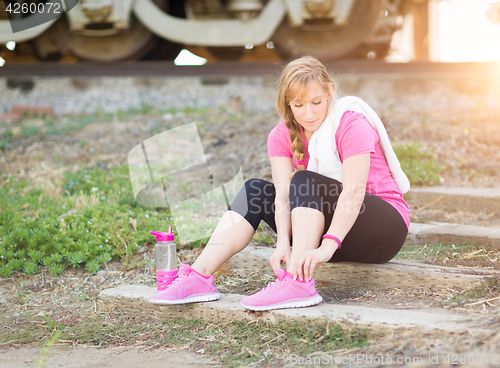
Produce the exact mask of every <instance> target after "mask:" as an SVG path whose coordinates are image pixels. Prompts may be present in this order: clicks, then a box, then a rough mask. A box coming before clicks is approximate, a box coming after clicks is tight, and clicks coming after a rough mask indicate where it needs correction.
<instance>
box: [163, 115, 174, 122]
mask: <svg viewBox="0 0 500 368" xmlns="http://www.w3.org/2000/svg"><path fill="white" fill-rule="evenodd" d="M173 118H174V115H173V114H171V113H167V114H165V115H163V120H166V121H170V120H172V119H173Z"/></svg>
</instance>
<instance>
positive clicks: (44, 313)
mask: <svg viewBox="0 0 500 368" xmlns="http://www.w3.org/2000/svg"><path fill="white" fill-rule="evenodd" d="M46 315H47V313H46V312H44V311H41V312H40V313H38V314H37V315H36V316H37V317H45V316H46Z"/></svg>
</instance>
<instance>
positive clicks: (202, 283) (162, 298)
mask: <svg viewBox="0 0 500 368" xmlns="http://www.w3.org/2000/svg"><path fill="white" fill-rule="evenodd" d="M217 299H219V292H218V291H217V289H216V288H215V286H214V277H213V276H210V277H206V276H203V275H202V274H200V273H198V272H196V271H195V270H193V269H192V268H191V267H190V266H189V265H187V264H183V265H181V266H180V267H179V274H178V276H177V278H176V279H175V280H174V282H172V283H171V284H170V285H169V286H168V287H167V289H166V290H165V291H162V292H160V293H158V294H155V295H153V296H152V297H151V298H149V302H150V303H152V304H185V303H194V302H209V301H211V300H217Z"/></svg>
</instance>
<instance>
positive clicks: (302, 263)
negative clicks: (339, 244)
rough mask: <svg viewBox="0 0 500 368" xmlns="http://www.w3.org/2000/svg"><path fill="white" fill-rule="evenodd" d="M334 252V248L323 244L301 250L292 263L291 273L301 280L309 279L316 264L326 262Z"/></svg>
mask: <svg viewBox="0 0 500 368" xmlns="http://www.w3.org/2000/svg"><path fill="white" fill-rule="evenodd" d="M334 252H335V250H333V249H332V248H329V247H325V246H321V247H319V248H317V249H309V250H304V251H302V252H301V253H300V254H299V256H298V257H297V259H296V260H295V262H294V264H293V265H292V274H293V275H294V277H295V278H298V279H299V280H301V281H302V280H307V281H309V280H311V279H312V277H313V273H314V269H315V268H316V267H317V266H318V265H320V264H322V263H325V262H328V260H329V259H330V258H332V255H333V253H334Z"/></svg>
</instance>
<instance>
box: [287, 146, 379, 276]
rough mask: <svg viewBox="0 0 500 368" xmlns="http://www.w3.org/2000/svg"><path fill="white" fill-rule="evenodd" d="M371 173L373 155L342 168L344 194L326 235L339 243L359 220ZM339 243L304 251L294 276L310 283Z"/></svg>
mask: <svg viewBox="0 0 500 368" xmlns="http://www.w3.org/2000/svg"><path fill="white" fill-rule="evenodd" d="M369 170H370V153H364V154H361V155H356V156H352V157H349V158H348V159H346V160H344V162H343V166H342V187H343V189H342V192H341V193H340V196H339V199H338V201H337V206H336V208H335V213H334V214H333V219H332V223H331V225H330V227H329V228H328V231H327V233H328V234H331V235H335V236H336V237H337V238H339V240H340V241H342V240H344V238H345V236H346V235H347V233H348V232H349V230H351V227H352V225H354V222H355V221H356V219H357V218H358V215H359V211H360V209H361V206H362V204H363V201H364V199H365V192H366V183H367V180H368V172H369ZM337 248H338V244H337V243H336V242H335V240H332V239H325V240H323V241H322V242H321V245H320V247H319V248H318V249H313V250H308V251H305V252H303V253H302V254H301V255H300V256H299V257H298V258H297V262H296V264H295V267H294V272H293V274H294V275H295V276H296V277H298V278H301V279H306V280H310V279H311V278H312V276H313V272H314V269H315V268H316V266H317V265H319V264H321V263H324V262H327V261H328V260H329V259H330V258H331V257H332V256H333V254H334V253H335V251H336V250H337Z"/></svg>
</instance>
